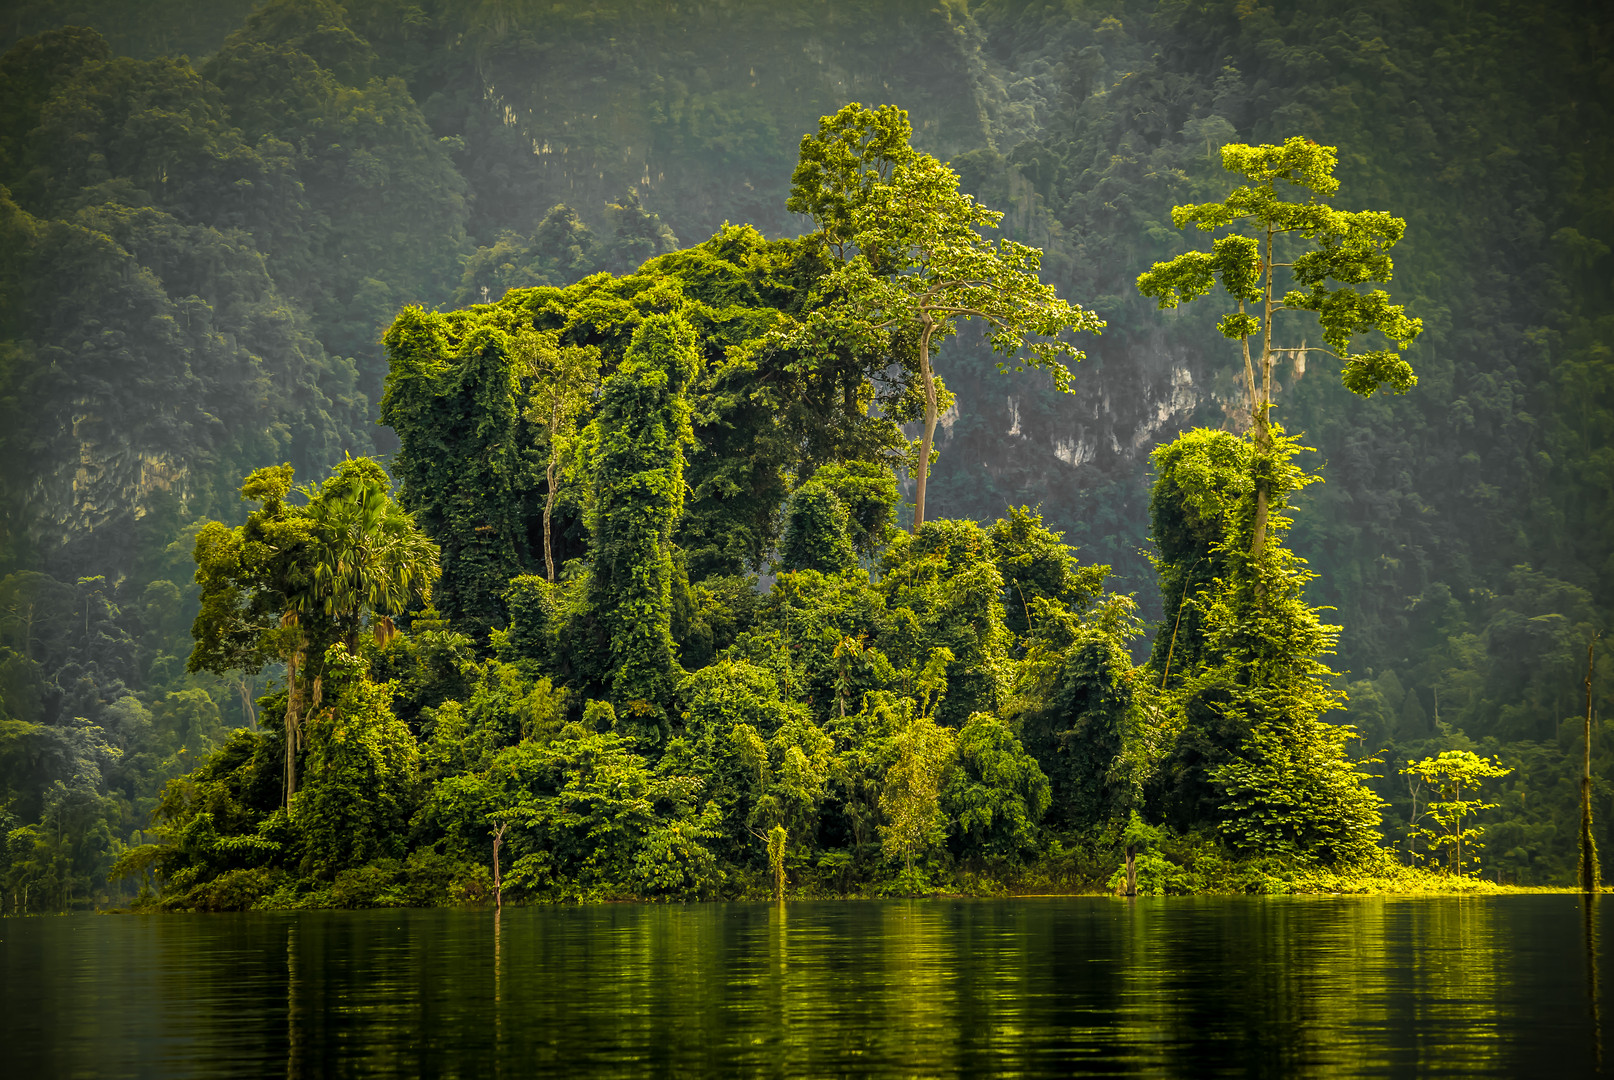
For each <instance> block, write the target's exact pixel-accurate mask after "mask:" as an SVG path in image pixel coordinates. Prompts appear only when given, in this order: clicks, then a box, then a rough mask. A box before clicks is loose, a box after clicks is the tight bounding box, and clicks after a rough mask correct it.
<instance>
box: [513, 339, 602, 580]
mask: <svg viewBox="0 0 1614 1080" xmlns="http://www.w3.org/2000/svg"><path fill="white" fill-rule="evenodd" d="M511 349H512V351H513V352H514V353H515V356H516V359H517V361H518V362H520V363H521V364H523V365H524V366H525V368H526V370H527V372H528V373H529V374H530V375H531V376H532V378H533V384H534V385H533V388H532V392H531V401H532V404H531V405H529V406H528V407H527V419H528V420H530V421H532V422H533V423H534V424H537V425H538V426H539V427H541V428H542V429H543V431H544V433H545V435H546V436H547V439H548V444H549V445H548V455H549V457H548V462H547V464H546V466H545V472H544V475H545V477H546V480H547V483H548V487H547V489H546V491H545V494H544V570H545V571H546V572H547V573H548V575H549V580H550V581H554V580H555V554H554V546H553V543H552V537H551V528H550V519H551V517H552V516H553V514H554V512H555V500H556V499H557V498H558V497H559V495H560V481H561V474H562V471H563V466H564V464H565V461H566V456H567V454H569V453H570V452H571V450H572V448H573V445H574V444H575V443H576V441H577V422H578V418H579V417H581V416H582V415H583V412H584V410H586V409H587V408H588V406H589V404H590V402H591V401H592V400H593V396H594V391H595V389H596V388H597V387H598V386H599V382H600V350H599V348H598V347H597V346H594V345H562V344H561V343H560V334H559V333H557V332H555V331H548V332H544V331H536V330H525V331H521V332H518V333H517V334H516V335H515V337H514V339H513V340H512V341H511Z"/></svg>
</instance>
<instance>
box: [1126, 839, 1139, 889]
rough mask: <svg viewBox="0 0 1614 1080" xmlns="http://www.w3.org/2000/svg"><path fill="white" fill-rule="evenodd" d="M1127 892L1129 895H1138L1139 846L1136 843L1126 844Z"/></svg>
mask: <svg viewBox="0 0 1614 1080" xmlns="http://www.w3.org/2000/svg"><path fill="white" fill-rule="evenodd" d="M1126 894H1127V895H1128V896H1136V895H1138V846H1137V845H1136V844H1128V845H1127V846H1126Z"/></svg>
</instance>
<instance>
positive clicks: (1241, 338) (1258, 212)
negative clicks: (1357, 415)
mask: <svg viewBox="0 0 1614 1080" xmlns="http://www.w3.org/2000/svg"><path fill="white" fill-rule="evenodd" d="M1336 162H1337V157H1336V154H1335V150H1334V148H1333V147H1331V146H1319V145H1317V144H1316V143H1315V142H1312V141H1311V140H1309V139H1305V138H1302V137H1301V136H1299V135H1296V136H1292V137H1291V138H1289V139H1287V140H1286V141H1285V142H1284V144H1283V145H1282V146H1267V145H1263V146H1246V145H1242V144H1230V145H1228V146H1224V147H1222V167H1223V168H1225V169H1226V170H1227V171H1228V172H1233V173H1238V174H1240V175H1241V176H1243V177H1244V178H1245V180H1246V181H1247V183H1245V184H1243V185H1241V186H1239V187H1238V188H1235V189H1234V190H1233V192H1232V193H1231V194H1229V195H1228V196H1227V198H1225V199H1223V200H1222V201H1220V202H1208V203H1199V204H1190V205H1184V206H1177V207H1173V208H1172V211H1171V221H1172V224H1174V225H1176V226H1177V228H1179V229H1181V228H1184V227H1185V226H1187V225H1190V224H1191V225H1195V226H1197V227H1198V228H1199V229H1200V230H1201V231H1203V232H1213V231H1215V230H1218V229H1231V230H1233V231H1232V232H1230V233H1229V234H1228V235H1227V236H1224V237H1222V238H1221V239H1219V240H1217V241H1216V242H1215V243H1214V244H1213V245H1212V249H1211V250H1210V251H1209V252H1204V251H1189V252H1185V253H1184V254H1182V255H1179V256H1177V257H1176V258H1174V259H1171V260H1169V261H1167V262H1161V263H1156V264H1155V265H1154V268H1153V269H1151V270H1148V271H1146V272H1145V273H1143V274H1140V275H1139V276H1138V291H1139V292H1141V293H1142V294H1143V295H1144V296H1147V297H1152V298H1154V299H1155V300H1157V301H1158V303H1159V305H1160V307H1161V308H1162V309H1167V308H1174V307H1176V306H1177V305H1178V304H1180V303H1183V302H1184V301H1191V300H1195V299H1198V298H1199V297H1201V296H1204V295H1206V294H1207V293H1209V292H1210V291H1211V289H1212V288H1213V287H1214V285H1215V284H1216V283H1217V282H1218V281H1219V282H1220V283H1221V285H1222V288H1223V289H1224V290H1225V291H1226V292H1227V294H1228V295H1229V296H1230V297H1231V298H1232V299H1233V300H1234V301H1235V308H1234V310H1233V311H1230V312H1228V313H1227V314H1225V315H1223V316H1222V319H1221V321H1220V322H1219V323H1218V324H1217V326H1218V328H1219V329H1220V330H1221V332H1222V335H1223V336H1224V337H1226V338H1229V339H1231V340H1234V341H1237V342H1238V343H1239V346H1240V348H1241V349H1242V351H1243V355H1244V373H1243V374H1244V391H1245V395H1246V399H1247V403H1248V406H1249V415H1250V425H1251V431H1252V435H1253V438H1254V441H1255V446H1256V451H1257V460H1256V472H1255V478H1254V479H1255V490H1256V504H1255V505H1256V515H1255V528H1254V530H1253V531H1252V533H1251V537H1250V543H1251V545H1252V546H1251V549H1250V550H1251V551H1252V552H1259V551H1260V550H1261V547H1262V546H1263V545H1264V544H1265V543H1266V537H1267V515H1268V509H1269V503H1270V500H1271V497H1272V479H1271V476H1270V475H1269V469H1270V466H1269V465H1268V461H1269V459H1270V458H1271V455H1272V453H1273V446H1274V443H1273V424H1272V417H1271V413H1272V390H1273V383H1272V373H1273V368H1274V367H1275V366H1276V364H1277V360H1278V357H1279V356H1280V355H1283V354H1284V353H1293V354H1295V355H1296V356H1297V357H1299V358H1300V359H1301V362H1302V363H1304V357H1305V355H1306V354H1308V353H1312V352H1320V353H1324V354H1326V355H1329V356H1333V357H1334V358H1335V359H1337V360H1338V361H1339V362H1340V363H1341V365H1342V367H1341V378H1342V379H1343V380H1344V383H1345V387H1346V388H1347V389H1348V390H1350V391H1351V392H1352V393H1355V394H1360V395H1363V396H1367V395H1369V394H1372V393H1373V392H1374V391H1376V390H1378V389H1379V388H1380V387H1382V386H1388V387H1390V388H1391V389H1392V390H1394V391H1395V392H1396V393H1405V392H1406V391H1408V390H1410V389H1411V388H1412V387H1413V385H1414V384H1415V383H1416V382H1417V376H1415V375H1414V374H1413V372H1412V367H1411V365H1409V364H1408V363H1407V362H1406V361H1405V360H1403V359H1402V358H1401V355H1400V354H1401V351H1402V350H1404V349H1405V348H1406V347H1407V346H1408V345H1410V344H1411V343H1412V341H1413V339H1414V338H1416V337H1417V336H1418V334H1419V333H1420V332H1421V331H1422V329H1423V323H1422V322H1421V321H1420V320H1418V319H1412V318H1408V317H1407V314H1406V311H1405V310H1404V309H1403V308H1402V307H1400V306H1399V305H1395V304H1391V303H1390V297H1389V294H1388V293H1386V292H1385V291H1384V290H1382V289H1372V290H1369V291H1367V292H1362V291H1360V290H1358V289H1357V288H1356V287H1355V286H1357V285H1361V284H1363V283H1366V282H1387V281H1389V280H1390V272H1391V269H1392V264H1391V261H1390V256H1389V251H1390V249H1391V248H1393V247H1394V246H1395V245H1396V243H1397V242H1398V241H1400V239H1401V237H1402V235H1403V234H1404V233H1405V232H1406V228H1407V223H1406V222H1405V221H1404V220H1402V219H1401V218H1397V217H1391V216H1390V215H1389V214H1387V213H1384V212H1382V211H1377V210H1363V211H1346V210H1336V209H1334V208H1333V207H1331V206H1329V205H1327V203H1326V201H1325V200H1327V199H1329V198H1331V197H1332V196H1333V195H1334V194H1335V193H1336V192H1337V191H1338V190H1339V181H1338V180H1336V179H1334V167H1335V164H1336ZM1280 181H1281V182H1282V183H1283V184H1284V185H1285V190H1286V191H1295V189H1298V192H1296V193H1297V194H1299V195H1300V196H1301V198H1300V199H1299V200H1291V199H1286V198H1284V197H1283V194H1280V192H1279V190H1278V187H1277V185H1278V183H1279V182H1280ZM1246 233H1249V234H1253V235H1246ZM1296 239H1298V240H1303V241H1309V242H1310V244H1309V246H1308V247H1307V248H1305V249H1304V250H1302V251H1301V252H1300V253H1299V254H1292V252H1291V251H1289V250H1288V249H1289V248H1290V247H1291V246H1292V245H1291V241H1292V240H1296ZM1285 260H1287V261H1285ZM1280 271H1287V272H1288V277H1287V279H1286V278H1285V277H1282V276H1280ZM1285 280H1292V282H1293V284H1294V285H1295V286H1296V287H1295V288H1291V289H1288V290H1287V291H1285V292H1283V293H1282V295H1281V296H1277V295H1275V293H1276V290H1277V289H1279V288H1281V287H1282V284H1283V282H1284V281H1285ZM1330 283H1337V284H1330ZM1252 305H1254V307H1253V309H1252ZM1252 310H1254V311H1255V312H1258V314H1252ZM1293 311H1305V312H1311V313H1314V314H1315V315H1316V317H1317V321H1318V323H1319V324H1320V325H1321V329H1322V337H1323V340H1324V341H1325V342H1326V343H1327V345H1328V347H1327V348H1323V347H1320V346H1311V347H1309V348H1308V346H1307V345H1306V342H1305V340H1304V338H1302V340H1301V342H1300V344H1299V346H1298V347H1296V346H1294V345H1289V346H1274V345H1273V330H1274V325H1273V319H1274V317H1275V316H1277V315H1280V314H1283V313H1285V312H1293ZM1369 332H1377V333H1379V334H1382V335H1383V337H1384V338H1385V339H1387V341H1388V342H1389V344H1390V345H1391V346H1392V347H1390V348H1381V349H1370V350H1367V351H1365V352H1358V353H1352V352H1351V343H1352V340H1353V339H1354V338H1355V337H1356V336H1357V335H1360V334H1366V333H1369ZM1251 338H1257V339H1258V340H1257V344H1256V347H1255V351H1254V353H1253V354H1252V351H1251V346H1250V339H1251Z"/></svg>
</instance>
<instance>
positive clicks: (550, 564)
mask: <svg viewBox="0 0 1614 1080" xmlns="http://www.w3.org/2000/svg"><path fill="white" fill-rule="evenodd" d="M548 476H549V494H548V495H547V496H546V497H545V498H544V569H545V570H546V571H548V573H549V582H550V584H551V585H553V584H554V583H555V555H554V550H553V548H552V547H551V546H550V540H549V516H550V514H551V513H552V512H553V511H554V509H555V496H556V495H557V494H559V493H558V492H557V491H556V490H555V458H554V451H553V450H551V451H550V458H549V473H548Z"/></svg>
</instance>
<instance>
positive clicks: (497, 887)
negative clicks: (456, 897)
mask: <svg viewBox="0 0 1614 1080" xmlns="http://www.w3.org/2000/svg"><path fill="white" fill-rule="evenodd" d="M509 825H510V823H509V822H508V821H501V822H499V828H498V830H497V831H495V832H494V834H493V906H494V908H495V909H496V910H499V911H503V910H504V878H503V877H501V876H500V874H499V848H500V847H502V846H503V845H504V830H505V829H506V828H508V827H509Z"/></svg>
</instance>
